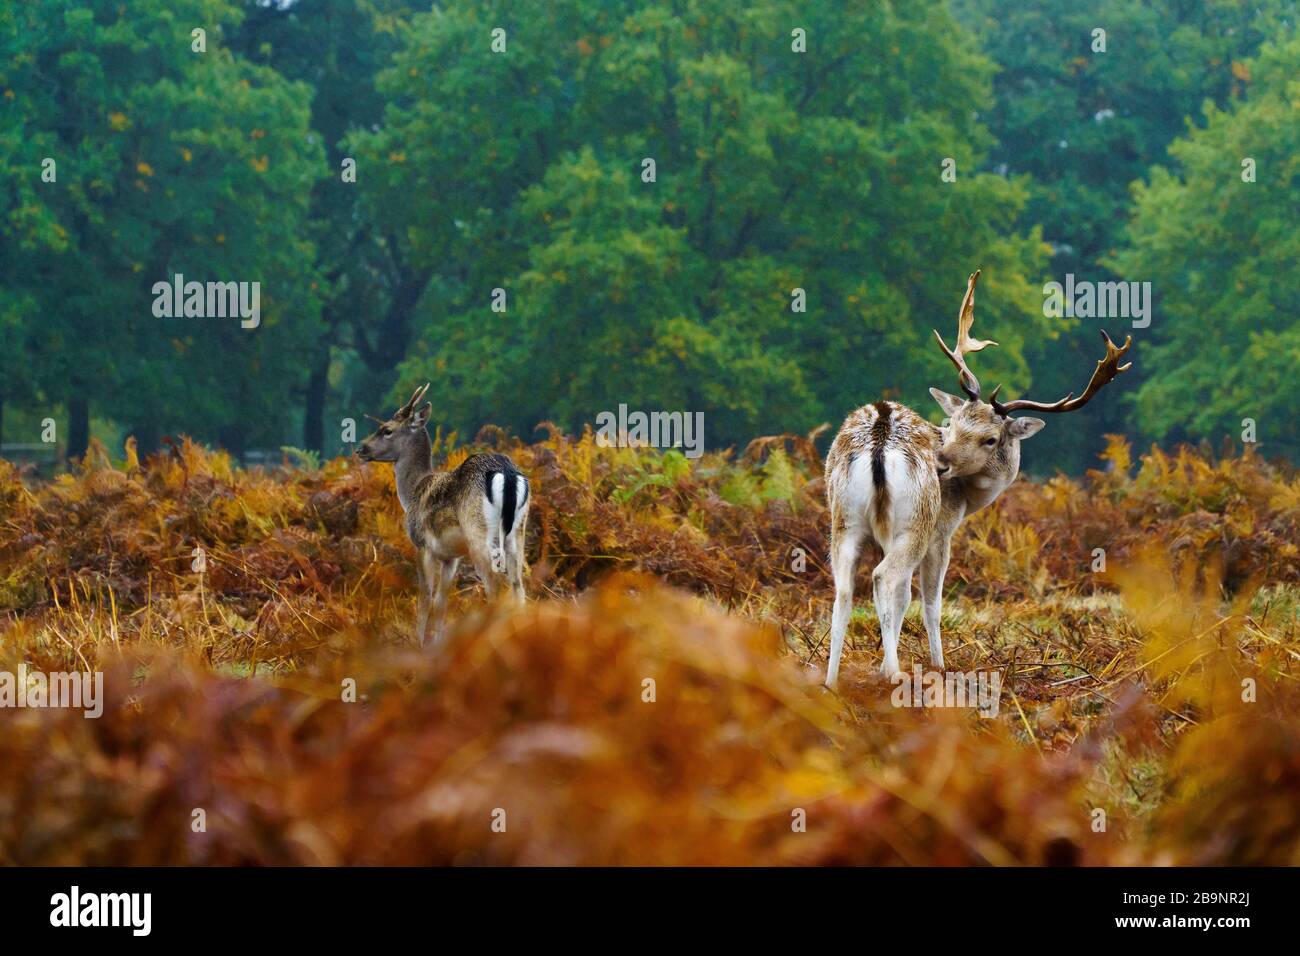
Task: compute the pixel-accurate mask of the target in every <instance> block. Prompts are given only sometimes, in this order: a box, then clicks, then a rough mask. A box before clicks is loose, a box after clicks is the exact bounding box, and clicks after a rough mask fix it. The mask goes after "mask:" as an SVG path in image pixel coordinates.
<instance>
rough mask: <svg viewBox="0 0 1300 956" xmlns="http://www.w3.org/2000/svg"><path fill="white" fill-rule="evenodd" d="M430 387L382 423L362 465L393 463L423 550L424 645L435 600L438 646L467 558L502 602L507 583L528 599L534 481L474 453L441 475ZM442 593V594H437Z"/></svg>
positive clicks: (411, 530) (420, 620) (499, 459)
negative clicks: (527, 532)
mask: <svg viewBox="0 0 1300 956" xmlns="http://www.w3.org/2000/svg"><path fill="white" fill-rule="evenodd" d="M428 388H429V386H428V385H427V384H426V385H425V386H424V387H423V388H417V389H416V390H415V394H414V395H412V396H411V399H410V401H408V402H407V403H406V404H405V405H403V406H402V407H401V408H399V409H398V410H397V413H396V414H395V415H393V417H392V418H391V419H389V420H388V421H386V422H382V423H381V424H380V425H379V428H378V429H376V430H375V432H374V434H372V435H371V436H370V437H369V438H367V439H366V440H365V441H363V442H362V443H361V447H360V448H359V449H358V450H357V455H358V456H359V457H360V458H361V460H362V461H388V462H392V463H393V471H394V473H395V476H396V478H397V499H398V501H400V502H401V503H402V510H403V511H404V512H406V533H407V535H408V536H409V537H410V539H411V543H412V544H413V545H415V548H416V550H417V551H418V552H419V554H420V557H419V562H418V564H417V566H416V567H417V570H418V571H419V575H420V599H419V610H418V612H417V614H416V617H417V631H418V634H419V638H420V644H421V645H423V644H424V635H425V631H426V629H427V626H428V617H429V610H430V608H429V604H430V597H432V599H433V602H432V603H433V615H434V624H433V640H434V643H435V644H436V643H438V642H439V641H441V640H442V634H443V614H444V612H445V611H446V608H447V591H448V590H449V589H450V587H451V584H452V582H453V581H455V579H456V568H457V566H458V565H459V564H460V559H461V558H463V557H466V556H468V557H469V560H470V563H471V564H473V565H474V570H475V571H477V572H478V576H479V578H480V579H481V580H482V581H483V585H484V587H486V588H487V593H488V598H489V599H492V598H495V597H496V595H497V593H498V591H499V590H500V587H501V583H502V581H503V580H504V581H505V583H506V584H508V585H509V587H510V591H511V593H512V594H513V595H514V597H515V599H516V600H517V601H519V602H520V603H523V600H524V526H525V525H526V523H527V521H528V498H529V492H528V479H527V478H525V477H524V476H523V475H521V474H520V473H519V470H518V469H517V468H515V465H514V462H512V461H511V460H510V459H509V458H507V457H506V456H505V455H495V454H492V455H470V456H469V457H468V458H466V459H465V461H464V462H462V463H461V466H460V467H459V468H457V469H456V470H455V471H445V472H436V471H434V470H433V465H432V460H431V458H432V446H431V444H430V442H429V432H428V431H427V430H426V428H425V425H426V423H427V422H428V420H429V411H430V409H431V408H432V406H431V405H430V404H429V403H428V402H425V404H424V406H423V407H422V408H418V409H417V408H416V405H417V404H418V403H419V401H420V399H422V398H424V393H425V392H426V391H427V390H428ZM435 588H436V590H435Z"/></svg>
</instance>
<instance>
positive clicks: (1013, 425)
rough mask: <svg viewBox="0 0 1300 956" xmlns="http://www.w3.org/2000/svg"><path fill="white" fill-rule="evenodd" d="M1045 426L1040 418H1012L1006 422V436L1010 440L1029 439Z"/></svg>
mask: <svg viewBox="0 0 1300 956" xmlns="http://www.w3.org/2000/svg"><path fill="white" fill-rule="evenodd" d="M1046 424H1047V422H1045V421H1043V420H1042V419H1041V418H1012V419H1010V420H1009V421H1008V422H1007V434H1008V435H1010V436H1011V437H1012V438H1021V439H1023V438H1029V437H1031V436H1033V435H1037V434H1038V432H1039V430H1040V429H1042V427H1043V426H1044V425H1046Z"/></svg>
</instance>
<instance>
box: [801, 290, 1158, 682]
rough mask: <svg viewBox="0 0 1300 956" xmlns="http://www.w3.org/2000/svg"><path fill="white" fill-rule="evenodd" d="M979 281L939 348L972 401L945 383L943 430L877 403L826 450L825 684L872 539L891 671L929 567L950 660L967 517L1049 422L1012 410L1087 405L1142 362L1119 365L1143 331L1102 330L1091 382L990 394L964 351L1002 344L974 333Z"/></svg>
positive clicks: (854, 417)
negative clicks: (1028, 395)
mask: <svg viewBox="0 0 1300 956" xmlns="http://www.w3.org/2000/svg"><path fill="white" fill-rule="evenodd" d="M979 275H980V274H979V272H976V273H975V274H974V275H972V276H971V277H970V279H969V280H968V282H967V285H966V295H965V297H964V298H963V299H962V305H961V311H960V312H959V313H958V317H957V343H956V348H955V349H949V348H948V346H947V345H945V344H944V341H943V337H942V336H941V335H940V334H939V333H938V332H937V331H936V332H935V333H934V337H935V338H936V339H938V341H939V347H940V348H942V349H943V352H944V354H945V355H946V356H948V359H949V360H950V361H951V362H952V364H953V365H954V366H956V368H957V373H958V375H957V381H958V384H959V385H960V386H961V389H962V391H963V392H965V393H966V398H965V399H962V398H959V397H957V396H956V395H949V394H948V393H947V392H941V391H940V390H939V389H937V388H932V389H930V394H931V395H932V396H933V397H934V400H935V401H936V402H938V403H939V407H940V408H942V409H943V411H944V414H946V415H947V416H948V425H947V426H946V427H944V428H939V427H937V426H935V425H932V424H930V423H929V422H927V421H926V420H925V419H924V418H922V417H921V416H920V415H918V414H916V412H914V411H912V410H911V409H909V408H906V407H904V406H902V405H899V404H898V403H896V402H876V403H875V404H874V405H866V406H863V407H862V408H859V409H858V410H857V411H855V412H853V413H852V414H851V415H849V417H848V418H847V419H846V420H845V422H844V425H843V426H842V427H841V428H840V431H839V434H838V435H836V436H835V442H834V444H833V445H832V446H831V450H830V453H829V454H828V455H827V456H826V494H827V498H828V499H829V503H830V512H831V570H832V573H833V574H834V577H835V607H834V610H833V612H832V615H831V651H830V662H829V664H828V665H827V668H826V685H827V686H828V687H834V686H835V683H836V680H837V679H838V677H839V668H840V654H841V652H842V651H843V649H844V633H845V631H846V629H847V628H848V623H849V615H850V613H851V612H852V610H853V577H854V573H855V571H856V569H857V564H858V557H859V554H860V553H861V550H862V545H863V542H864V540H865V539H866V538H867V536H870V537H871V538H873V539H874V540H875V541H876V543H877V544H879V545H880V548H881V550H882V552H883V553H884V557H883V559H882V560H881V561H880V563H879V564H877V565H876V568H875V570H874V571H873V572H872V575H871V579H872V587H873V598H874V600H875V605H876V615H877V617H878V619H879V621H880V636H881V642H882V644H883V646H884V660H883V662H882V663H881V673H883V674H884V675H885V676H886V677H887V678H890V679H893V678H894V677H895V676H896V675H897V674H898V673H899V672H900V671H899V666H898V637H899V634H900V633H901V632H902V629H903V615H904V614H905V613H906V612H907V606H908V604H909V603H910V602H911V599H912V575H913V573H914V572H915V571H916V570H917V569H918V568H919V569H920V572H921V617H922V619H923V620H924V622H925V632H926V635H927V636H928V638H929V641H930V662H931V664H932V665H933V666H934V667H936V668H940V669H941V668H942V667H943V643H942V641H941V640H940V637H939V609H940V599H941V595H942V591H943V577H944V574H945V573H946V572H947V570H948V555H949V548H950V544H951V540H952V535H953V532H954V531H956V530H957V526H958V525H959V524H961V521H962V519H963V518H965V517H966V516H967V515H968V514H971V513H972V512H975V511H978V510H979V509H981V508H983V507H985V506H986V505H988V504H989V503H990V502H992V501H993V500H994V499H995V498H997V497H998V495H1000V494H1002V492H1003V491H1005V490H1006V488H1007V486H1008V485H1010V484H1011V482H1013V481H1014V480H1015V478H1016V474H1017V473H1018V472H1019V470H1020V442H1021V440H1022V439H1025V438H1028V437H1030V436H1031V435H1034V434H1036V433H1037V432H1038V430H1039V429H1041V428H1042V427H1043V425H1044V424H1046V423H1045V422H1044V421H1043V420H1042V419H1041V418H1011V417H1010V415H1011V413H1012V412H1017V411H1023V410H1028V411H1036V412H1044V413H1060V412H1072V411H1074V410H1075V409H1078V408H1081V407H1083V406H1084V405H1086V404H1087V403H1088V402H1089V401H1090V400H1091V399H1092V397H1093V396H1094V395H1096V394H1097V392H1098V391H1100V390H1101V389H1102V388H1103V387H1104V386H1106V385H1108V384H1110V383H1111V382H1112V381H1114V379H1115V376H1116V375H1118V374H1119V373H1120V372H1124V371H1127V370H1128V369H1129V368H1130V367H1131V366H1132V363H1131V362H1129V363H1126V364H1124V365H1120V364H1119V363H1120V359H1121V358H1123V357H1124V355H1125V353H1127V352H1128V350H1129V347H1130V346H1131V345H1132V342H1133V337H1132V336H1129V337H1128V338H1127V339H1126V340H1125V342H1124V345H1123V347H1119V346H1116V345H1115V343H1114V342H1112V341H1111V339H1110V336H1109V335H1107V334H1106V333H1105V332H1104V331H1103V332H1102V333H1101V336H1102V338H1103V339H1104V340H1105V342H1106V356H1105V358H1103V359H1100V360H1099V361H1098V362H1097V368H1096V370H1095V371H1094V372H1093V373H1092V378H1091V379H1090V380H1089V382H1088V387H1087V388H1085V389H1084V391H1083V394H1082V395H1080V396H1079V397H1078V398H1075V397H1074V396H1073V393H1072V392H1071V393H1070V394H1067V395H1066V396H1065V397H1064V398H1062V399H1060V400H1059V401H1056V402H1053V403H1051V404H1050V405H1049V404H1043V403H1041V402H1034V401H1029V400H1027V399H1016V400H1015V401H1011V402H999V401H998V400H997V394H998V391H999V389H1000V388H1001V386H999V387H998V388H995V389H994V390H993V392H992V394H990V395H989V397H988V400H987V401H984V400H981V398H980V383H979V380H978V379H977V378H976V377H975V375H974V373H972V372H971V370H970V368H968V367H967V365H966V359H965V356H966V355H967V354H968V353H970V352H978V351H980V350H981V349H984V348H986V347H987V346H990V345H996V344H997V343H996V342H987V341H981V340H979V339H973V338H971V335H970V329H971V324H972V323H973V322H974V320H975V283H976V281H977V280H978V279H979Z"/></svg>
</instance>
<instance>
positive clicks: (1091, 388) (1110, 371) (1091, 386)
mask: <svg viewBox="0 0 1300 956" xmlns="http://www.w3.org/2000/svg"><path fill="white" fill-rule="evenodd" d="M1101 337H1102V338H1103V339H1104V340H1105V342H1106V357H1105V358H1102V359H1098V360H1097V368H1096V369H1095V370H1094V371H1093V373H1092V378H1090V379H1089V380H1088V387H1087V388H1085V389H1084V390H1083V394H1082V395H1080V396H1079V397H1078V398H1074V397H1073V395H1074V392H1067V393H1066V395H1065V398H1062V399H1060V400H1059V401H1055V402H1053V403H1052V404H1050V405H1044V404H1043V403H1042V402H1034V401H1030V400H1029V399H1027V398H1017V399H1015V400H1013V401H1010V402H1007V403H1005V404H1003V403H1002V402H999V401H998V400H997V399H996V398H994V399H992V404H993V410H994V411H995V412H997V413H998V414H999V415H1006V414H1007V413H1008V412H1019V411H1024V410H1030V411H1035V412H1072V411H1074V410H1075V409H1076V408H1082V407H1083V406H1084V405H1086V404H1088V401H1089V399H1091V398H1092V396H1094V395H1096V394H1097V393H1098V392H1100V391H1101V390H1102V388H1104V387H1105V386H1107V385H1109V384H1110V383H1111V382H1113V381H1115V376H1116V375H1118V374H1119V373H1120V372H1127V371H1128V370H1129V369H1131V368H1132V367H1133V363H1132V362H1127V363H1125V364H1124V365H1120V364H1119V360H1120V359H1122V358H1123V357H1124V355H1125V354H1126V353H1127V352H1128V350H1129V347H1130V346H1132V344H1133V336H1131V335H1130V336H1128V337H1127V338H1125V339H1124V345H1123V346H1122V347H1121V346H1118V345H1116V344H1115V343H1114V342H1112V341H1111V340H1110V336H1109V335H1107V334H1106V330H1105V329H1102V330H1101ZM994 394H996V392H995V393H994Z"/></svg>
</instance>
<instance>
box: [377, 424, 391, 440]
mask: <svg viewBox="0 0 1300 956" xmlns="http://www.w3.org/2000/svg"><path fill="white" fill-rule="evenodd" d="M392 433H393V430H392V429H391V428H389V427H388V426H387V425H385V426H384V427H383V428H381V429H379V434H380V435H382V436H383V437H385V438H387V437H388V436H389V435H391V434H392Z"/></svg>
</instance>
